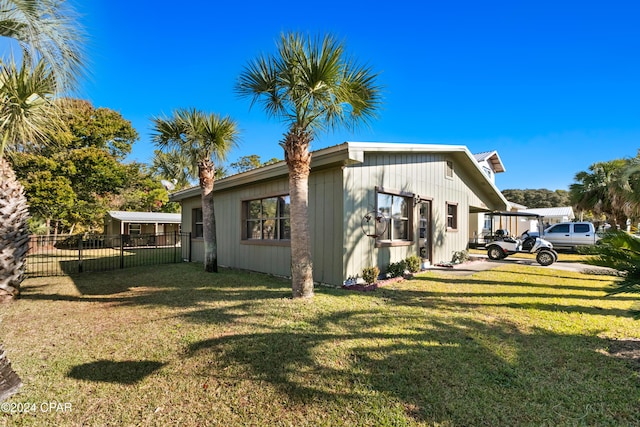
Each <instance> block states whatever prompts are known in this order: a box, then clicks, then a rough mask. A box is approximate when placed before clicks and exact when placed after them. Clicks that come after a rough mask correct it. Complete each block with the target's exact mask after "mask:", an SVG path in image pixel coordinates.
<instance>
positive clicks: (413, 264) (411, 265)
mask: <svg viewBox="0 0 640 427" xmlns="http://www.w3.org/2000/svg"><path fill="white" fill-rule="evenodd" d="M404 262H405V263H406V265H407V270H409V271H410V272H411V273H417V272H418V271H420V258H419V257H418V256H417V255H411V256H410V257H407V259H405V260H404Z"/></svg>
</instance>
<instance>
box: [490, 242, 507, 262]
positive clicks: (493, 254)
mask: <svg viewBox="0 0 640 427" xmlns="http://www.w3.org/2000/svg"><path fill="white" fill-rule="evenodd" d="M487 256H488V257H489V259H492V260H494V261H496V260H499V259H502V258H504V252H502V248H500V246H495V245H494V246H489V249H487Z"/></svg>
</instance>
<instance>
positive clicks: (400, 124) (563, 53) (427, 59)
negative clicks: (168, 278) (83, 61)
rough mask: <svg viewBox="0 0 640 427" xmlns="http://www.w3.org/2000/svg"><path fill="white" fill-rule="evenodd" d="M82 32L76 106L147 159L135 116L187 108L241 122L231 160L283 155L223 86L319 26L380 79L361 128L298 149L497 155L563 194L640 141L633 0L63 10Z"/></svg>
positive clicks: (523, 184)
mask: <svg viewBox="0 0 640 427" xmlns="http://www.w3.org/2000/svg"><path fill="white" fill-rule="evenodd" d="M74 4H75V7H76V9H77V10H78V12H79V13H80V14H81V15H82V21H83V23H84V25H85V27H86V31H87V33H88V36H89V43H88V49H87V51H88V57H89V68H90V74H91V76H90V78H89V79H87V80H86V82H85V83H84V85H83V88H82V90H81V92H80V93H79V94H78V96H79V97H82V98H84V99H88V100H90V101H92V102H93V104H94V105H95V106H97V107H108V108H111V109H114V110H117V111H119V112H120V113H121V114H122V115H123V116H124V117H125V118H126V119H128V120H130V121H131V122H132V124H133V126H134V127H135V128H136V130H137V131H138V132H139V134H140V141H139V142H137V143H136V144H134V149H133V152H132V154H131V156H130V160H137V161H141V162H150V161H151V158H152V155H153V149H154V147H153V145H152V143H151V142H150V128H151V121H150V118H151V117H153V116H157V115H169V114H171V113H172V111H173V110H175V109H176V108H183V107H196V108H199V109H202V110H204V111H206V112H214V113H219V114H222V115H230V116H231V117H232V118H234V119H235V120H236V121H237V122H238V123H239V126H240V129H241V143H240V145H239V147H238V148H236V149H235V150H234V151H233V152H231V153H230V156H229V160H230V161H235V160H236V159H237V158H239V157H241V156H243V155H249V154H258V155H260V156H261V157H262V158H263V160H267V159H270V158H272V157H277V158H283V154H282V148H281V147H280V146H279V145H278V142H279V141H280V139H281V137H282V134H283V133H284V132H285V130H286V129H285V127H284V125H283V124H282V123H279V122H277V121H275V120H272V119H268V118H267V116H266V115H265V114H264V113H263V111H262V110H261V109H260V108H259V106H255V107H254V108H253V109H250V108H249V106H250V105H249V104H250V103H249V101H248V100H246V99H240V98H238V97H237V96H236V95H235V93H234V90H233V87H234V84H235V82H236V79H237V76H238V74H239V73H240V72H241V70H242V68H243V66H244V65H245V64H246V63H247V62H248V61H249V60H251V59H252V58H254V57H255V56H257V55H258V54H260V53H265V52H272V51H273V49H274V46H275V41H276V39H277V38H278V37H279V34H280V33H281V32H288V31H302V32H308V33H311V34H318V33H325V32H331V33H334V34H336V35H337V36H338V37H339V38H341V39H343V40H344V41H345V43H346V46H347V51H348V52H349V53H350V54H352V55H353V56H354V57H355V58H357V59H358V60H359V61H360V62H362V63H365V64H368V65H370V66H371V67H372V68H373V69H374V70H376V71H379V72H380V77H379V79H380V83H381V84H382V85H383V86H384V102H383V107H382V110H381V111H380V113H379V118H378V119H377V120H375V121H373V123H372V125H371V127H369V128H364V129H360V130H358V131H357V132H355V133H350V132H346V131H339V132H335V133H329V134H323V135H320V136H319V137H317V138H316V140H314V142H313V143H312V149H314V150H315V149H320V148H324V147H328V146H331V145H335V144H339V143H341V142H344V141H384V142H415V143H420V142H422V143H442V144H461V145H466V146H468V147H469V149H470V150H471V151H472V152H473V153H477V152H482V151H489V150H497V151H498V153H499V154H500V156H501V158H502V161H503V163H504V164H505V167H506V172H505V173H502V174H499V175H498V176H497V179H496V184H497V186H498V188H500V189H507V188H522V189H524V188H548V189H551V190H556V189H568V186H569V185H570V184H571V183H572V182H573V177H574V175H575V174H576V173H577V172H579V171H581V170H586V169H587V168H588V167H589V166H590V165H591V164H592V163H594V162H598V161H603V160H612V159H615V158H622V157H633V156H635V155H636V153H637V150H638V149H639V148H640V59H639V58H640V56H639V52H640V25H638V16H639V13H640V2H637V1H617V0H610V1H608V2H596V1H588V0H587V1H584V0H583V1H558V0H555V1H544V0H543V1H536V2H520V1H491V0H489V1H483V2H478V1H415V2H413V1H409V2H406V1H395V2H386V1H385V2H375V1H374V2H372V1H370V0H369V1H333V0H329V1H324V2H280V1H272V2H264V1H261V2H254V1H235V2H233V1H231V2H221V1H215V0H214V1H193V0H183V1H181V2H176V1H165V0H157V1H153V2H150V1H149V2H146V1H131V0H128V1H123V0H108V1H107V0H91V1H86V2H80V1H76V2H75V3H74Z"/></svg>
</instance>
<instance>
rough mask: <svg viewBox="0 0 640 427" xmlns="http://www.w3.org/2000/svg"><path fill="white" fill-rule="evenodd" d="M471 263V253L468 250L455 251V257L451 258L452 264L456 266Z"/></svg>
mask: <svg viewBox="0 0 640 427" xmlns="http://www.w3.org/2000/svg"><path fill="white" fill-rule="evenodd" d="M467 261H469V251H467V250H466V249H465V250H463V251H454V252H453V256H452V257H451V262H452V263H454V264H462V263H463V262H467Z"/></svg>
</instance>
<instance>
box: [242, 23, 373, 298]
mask: <svg viewBox="0 0 640 427" xmlns="http://www.w3.org/2000/svg"><path fill="white" fill-rule="evenodd" d="M376 77H377V74H376V73H374V72H373V71H372V70H371V69H370V68H369V67H365V66H361V65H358V64H357V63H355V62H354V61H353V60H352V59H351V58H349V57H347V56H346V54H345V49H344V46H343V44H342V43H341V42H339V41H338V40H337V39H336V38H335V37H334V36H332V35H325V36H324V37H319V36H318V37H315V38H312V37H310V36H304V35H302V34H299V33H290V34H282V35H281V38H280V41H279V42H278V44H277V51H276V53H275V54H272V55H263V56H260V57H258V58H256V59H255V60H253V61H251V62H249V63H248V65H246V66H245V68H244V70H243V71H242V73H241V74H240V77H239V79H238V83H237V85H236V91H237V93H238V94H239V95H240V96H242V97H248V98H251V100H252V105H253V104H254V103H256V102H258V101H259V102H260V103H261V104H262V106H263V108H264V110H265V112H266V113H267V115H268V116H271V117H275V118H277V119H280V120H282V121H283V122H284V123H285V124H286V125H287V132H286V133H285V134H284V140H283V141H282V142H281V143H280V145H281V146H282V147H283V149H284V158H285V161H286V163H287V166H288V168H289V191H290V198H291V199H290V200H291V282H292V283H291V287H292V292H293V297H294V298H311V297H313V265H312V259H311V233H310V230H309V217H308V191H309V173H310V170H311V153H310V152H309V146H310V144H311V141H313V139H314V138H315V136H316V135H317V134H318V133H320V132H323V131H326V130H334V129H337V128H339V127H341V126H342V127H346V128H348V129H351V128H353V127H355V126H356V125H358V124H362V123H366V122H367V121H368V120H369V119H371V118H373V117H374V116H375V112H376V109H377V108H378V107H379V104H380V87H379V86H378V84H377V83H376Z"/></svg>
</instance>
